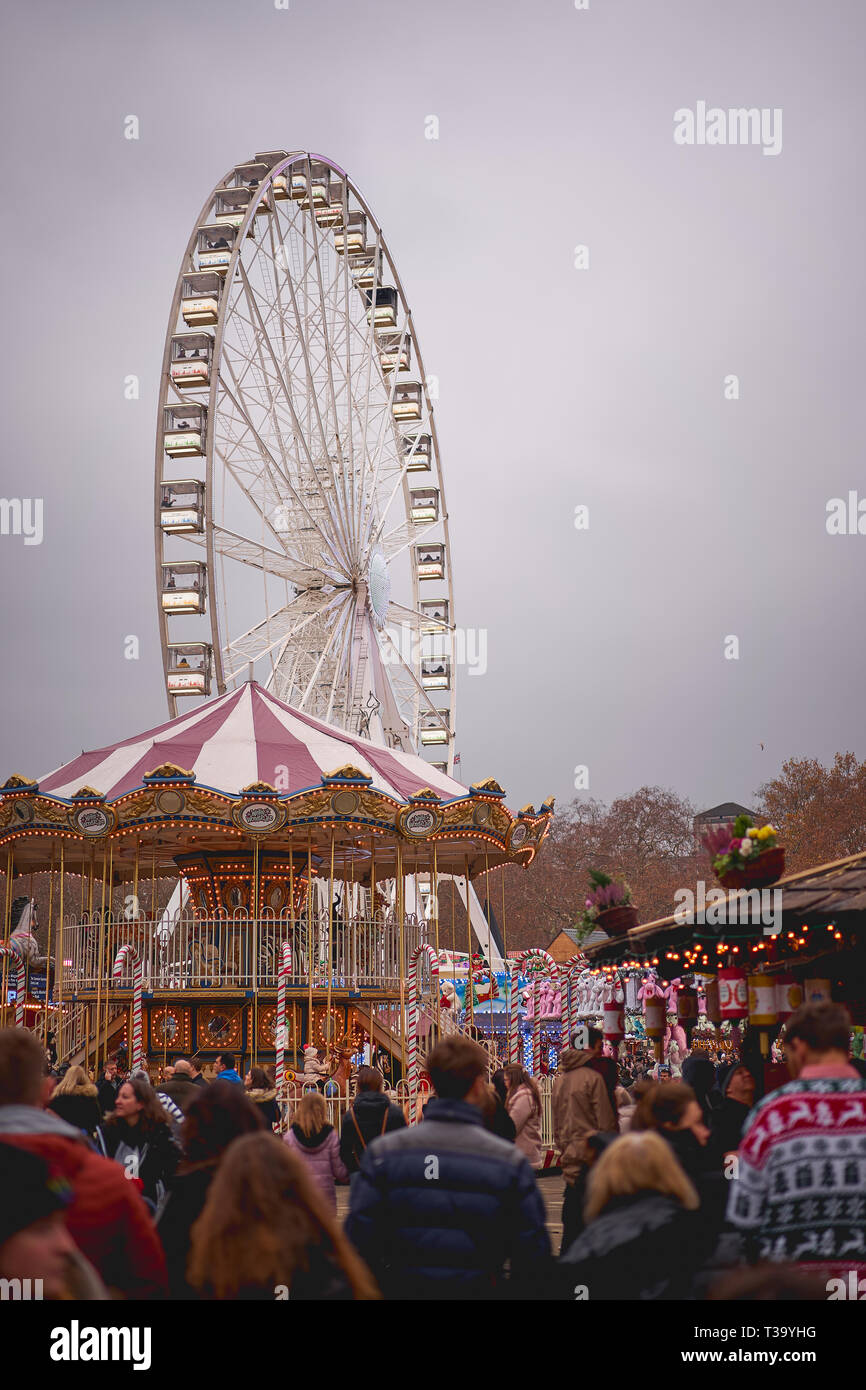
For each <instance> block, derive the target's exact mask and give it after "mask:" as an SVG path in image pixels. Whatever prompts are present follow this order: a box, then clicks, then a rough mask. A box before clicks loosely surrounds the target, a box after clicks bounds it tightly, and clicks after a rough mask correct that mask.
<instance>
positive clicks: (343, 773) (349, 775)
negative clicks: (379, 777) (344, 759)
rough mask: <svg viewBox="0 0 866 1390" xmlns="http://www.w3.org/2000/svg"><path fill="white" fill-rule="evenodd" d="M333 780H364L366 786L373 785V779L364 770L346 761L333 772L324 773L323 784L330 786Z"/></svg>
mask: <svg viewBox="0 0 866 1390" xmlns="http://www.w3.org/2000/svg"><path fill="white" fill-rule="evenodd" d="M331 782H363V783H364V785H365V786H368V787H369V786H372V783H373V779H372V777H368V776H367V774H366V773H365V772H362V771H361V769H360V768H359V767H355V765H354V763H344V764H343V766H342V767H335V768H334V770H333V772H325V773H323V774H322V786H328V785H329V784H330V783H331Z"/></svg>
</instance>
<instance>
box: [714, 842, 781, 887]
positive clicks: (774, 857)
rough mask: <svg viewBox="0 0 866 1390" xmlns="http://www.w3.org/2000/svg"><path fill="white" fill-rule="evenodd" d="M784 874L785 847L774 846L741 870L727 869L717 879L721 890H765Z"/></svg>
mask: <svg viewBox="0 0 866 1390" xmlns="http://www.w3.org/2000/svg"><path fill="white" fill-rule="evenodd" d="M784 872H785V846H784V845H775V846H774V847H773V848H772V849H766V850H764V852H763V854H759V855H757V857H756V858H755V859H753V860H752V861H751V863H749V864H744V865H743V867H742V868H741V869H728V870H727V871H726V872H725V873H723V874H719V876H718V878H719V883H720V884H721V885H722V887H723V888H766V886H767V884H769V883H775V882H776V879H777V878H781V877H782V874H783V873H784Z"/></svg>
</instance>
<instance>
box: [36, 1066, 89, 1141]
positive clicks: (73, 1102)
mask: <svg viewBox="0 0 866 1390" xmlns="http://www.w3.org/2000/svg"><path fill="white" fill-rule="evenodd" d="M48 1109H49V1110H53V1111H54V1114H55V1115H59V1116H60V1118H61V1120H65V1121H66V1123H67V1124H70V1125H74V1126H75V1128H76V1129H80V1130H83V1132H84V1133H85V1134H89V1135H91V1136H92V1135H94V1134H95V1133H96V1127H97V1125H98V1124H99V1123H100V1121H101V1119H102V1111H101V1110H100V1108H99V1092H98V1091H97V1089H96V1087H95V1086H94V1084H93V1082H92V1081H90V1079H89V1078H88V1075H87V1072H86V1071H85V1070H84V1068H83V1067H70V1068H69V1070H68V1071H67V1073H66V1075H65V1076H64V1077H63V1078H62V1079H61V1080H60V1081H58V1083H57V1085H56V1086H55V1087H54V1090H53V1091H52V1092H51V1100H50V1101H49V1103H48Z"/></svg>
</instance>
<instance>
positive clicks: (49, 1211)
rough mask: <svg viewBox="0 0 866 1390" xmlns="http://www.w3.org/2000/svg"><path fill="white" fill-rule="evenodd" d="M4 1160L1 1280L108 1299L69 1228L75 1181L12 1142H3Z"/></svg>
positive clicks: (46, 1294)
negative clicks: (67, 1224)
mask: <svg viewBox="0 0 866 1390" xmlns="http://www.w3.org/2000/svg"><path fill="white" fill-rule="evenodd" d="M0 1164H2V1168H3V1184H2V1186H0V1279H3V1280H7V1281H16V1282H17V1283H18V1285H19V1286H20V1287H21V1288H22V1290H32V1291H34V1295H35V1297H37V1298H45V1299H70V1298H84V1299H104V1298H107V1296H108V1295H107V1294H106V1292H105V1288H104V1286H103V1285H102V1283H101V1281H100V1279H99V1277H98V1275H97V1273H96V1271H95V1269H94V1268H93V1266H92V1265H91V1264H89V1263H88V1262H87V1260H85V1258H84V1256H83V1255H82V1254H81V1251H80V1250H79V1249H78V1246H77V1245H76V1244H75V1241H74V1240H73V1239H72V1236H71V1235H70V1234H69V1231H68V1229H67V1226H66V1219H65V1213H66V1208H67V1207H68V1206H69V1205H70V1204H71V1202H72V1201H73V1199H74V1193H73V1190H72V1187H71V1186H70V1184H69V1183H68V1182H67V1181H66V1179H65V1178H63V1177H61V1176H59V1175H58V1174H56V1173H54V1172H52V1169H51V1168H50V1166H49V1164H47V1163H46V1162H45V1161H44V1160H43V1159H41V1158H40V1157H39V1156H38V1155H37V1154H32V1153H28V1152H27V1150H26V1149H18V1148H16V1147H15V1146H14V1145H12V1144H3V1145H2V1153H0ZM4 1287H8V1285H4ZM25 1296H26V1294H25Z"/></svg>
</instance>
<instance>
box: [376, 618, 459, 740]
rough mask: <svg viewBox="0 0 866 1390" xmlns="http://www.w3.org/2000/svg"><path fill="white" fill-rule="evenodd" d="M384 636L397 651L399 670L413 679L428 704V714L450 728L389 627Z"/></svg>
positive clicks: (392, 648) (421, 698) (396, 664)
mask: <svg viewBox="0 0 866 1390" xmlns="http://www.w3.org/2000/svg"><path fill="white" fill-rule="evenodd" d="M382 636H383V637H384V639H385V641H386V642H387V643H388V645H389V647H390V648H391V650H392V651H393V652H394V653H395V656H396V661H395V662H394V663H393V664H394V665H395V666H396V667H397V669H398V671H399V672H401V673H402V674H404V675H405V676H407V677H408V678H409V680H410V681H411V683H412V685H413V686H414V688H415V690H416V691H417V693H418V697H419V699H420V700H421V701H422V702H423V703H424V704H425V705H426V706H427V712H428V714H435V715H436V717H437V719H438V720H439V723H440V724H441V725H442V727H443V728H448V722H447V717H445V718H443V715H442V711H441V710H440V709H437V707H436V706H435V705H434V703H433V701H432V700H431V699H430V695H429V693H428V691H426V690H425V689H424V687H423V685H422V684H421V681H420V680H419V679H418V677H417V676H416V674H415V672H414V671H413V670H412V668H411V666H409V665H408V664H407V663H406V662H405V661H404V660H403V654H402V652H401V651H400V649H399V647H398V646H397V644H396V643H395V642H394V640H393V638H392V637H391V634H390V633H389V632H388V629H387V628H385V629H383V632H382Z"/></svg>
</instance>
